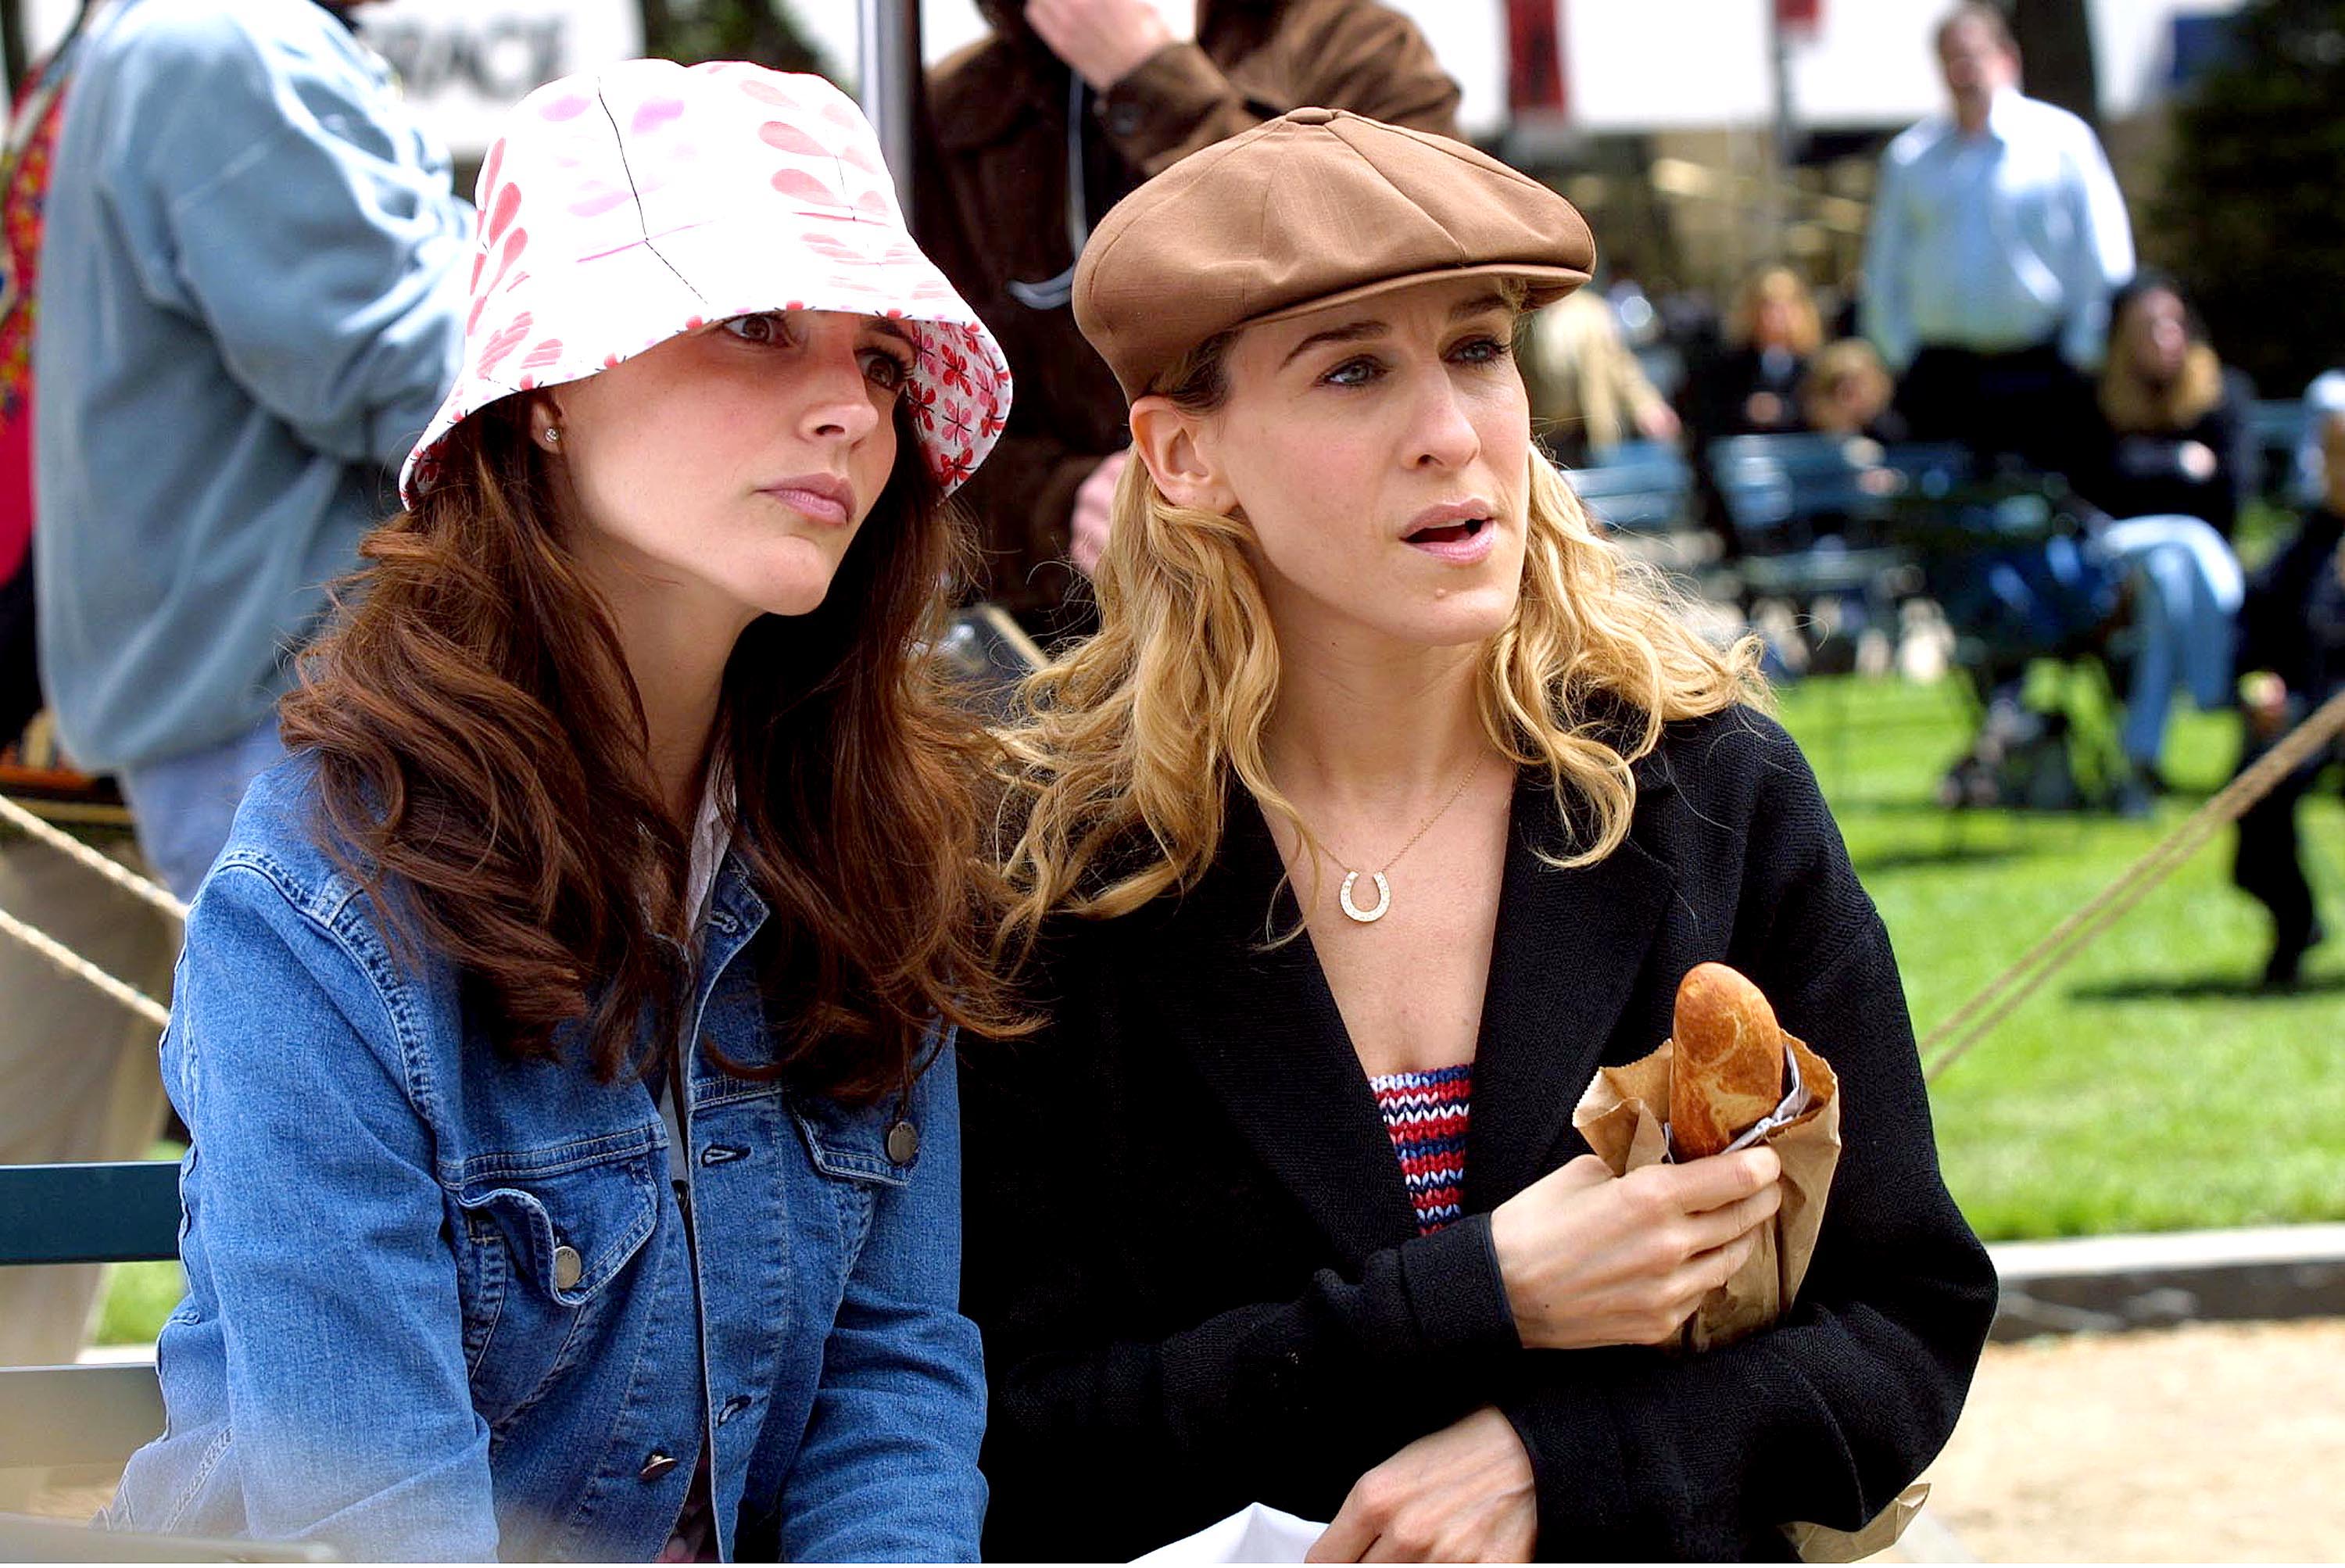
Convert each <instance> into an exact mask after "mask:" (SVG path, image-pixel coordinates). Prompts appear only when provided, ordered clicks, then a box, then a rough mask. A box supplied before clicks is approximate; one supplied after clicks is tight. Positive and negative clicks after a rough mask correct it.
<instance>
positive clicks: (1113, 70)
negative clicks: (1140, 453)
mask: <svg viewBox="0 0 2345 1568" xmlns="http://www.w3.org/2000/svg"><path fill="white" fill-rule="evenodd" d="M980 7H981V8H982V9H983V11H984V12H985V15H986V17H987V19H988V20H990V22H991V23H992V24H993V36H992V37H990V38H988V39H986V40H984V41H982V42H980V43H978V44H976V45H973V46H970V47H969V49H967V50H964V51H963V52H961V53H960V54H959V55H956V56H953V57H952V58H951V59H949V60H947V61H945V62H944V63H943V64H941V65H939V66H938V67H937V69H936V71H935V73H934V74H933V75H932V76H930V78H929V91H928V109H929V125H928V126H927V127H926V130H927V136H926V138H925V140H926V145H925V146H923V147H922V148H921V149H920V157H919V167H918V178H919V187H918V190H917V194H916V199H915V210H914V214H913V224H914V227H915V229H917V230H918V231H919V239H920V243H921V245H922V246H923V247H925V248H926V249H927V250H928V252H929V255H931V256H933V257H934V258H936V260H937V261H938V263H939V265H940V266H942V267H943V268H944V270H945V271H946V273H947V274H948V275H949V276H950V278H951V279H952V281H953V285H954V287H956V288H957V289H959V290H960V291H961V294H962V296H963V297H964V298H966V299H967V300H969V302H970V303H971V304H973V305H974V306H976V307H977V310H978V313H979V314H980V315H981V316H983V317H984V318H985V321H986V324H987V325H988V326H990V327H991V328H992V329H993V332H994V335H995V336H996V337H997V338H999V339H1000V341H1001V346H1002V348H1003V349H1004V350H1005V351H1007V352H1008V354H1009V356H1010V369H1011V371H1012V372H1014V373H1015V375H1016V376H1017V380H1018V392H1017V398H1016V400H1015V402H1014V403H1013V405H1012V407H1011V410H1010V426H1009V430H1008V431H1007V433H1005V434H1004V435H1003V437H1002V440H1001V443H1000V445H999V446H997V447H995V448H994V451H993V454H992V455H991V457H990V458H989V459H988V460H987V462H986V464H985V466H984V467H983V468H982V469H980V471H979V473H978V475H977V477H976V478H975V479H974V480H972V481H970V483H969V484H968V485H967V486H966V487H965V488H964V489H963V490H962V491H961V492H960V495H961V497H962V498H963V499H964V500H965V502H966V504H968V505H969V508H970V510H971V512H972V513H973V514H975V515H976V518H977V522H978V528H979V534H980V538H981V540H982V542H983V544H984V547H985V558H984V560H983V562H982V564H981V565H980V571H979V575H978V578H977V581H976V582H975V583H974V584H973V585H971V586H972V590H973V592H974V593H975V594H976V595H977V596H982V597H988V598H991V599H993V600H995V601H997V602H998V603H1000V604H1001V605H1003V606H1007V607H1008V608H1009V609H1010V611H1011V612H1012V613H1013V614H1014V615H1016V616H1018V618H1019V619H1020V620H1021V621H1023V622H1024V623H1025V624H1026V625H1027V626H1029V627H1030V629H1032V630H1034V631H1036V632H1038V633H1039V634H1041V635H1042V636H1045V637H1048V636H1058V635H1062V634H1067V633H1072V632H1079V631H1082V630H1085V629H1088V622H1089V618H1090V610H1089V605H1088V602H1087V600H1086V599H1084V598H1083V597H1082V596H1076V598H1075V599H1074V600H1073V601H1072V602H1070V599H1069V595H1070V593H1071V590H1073V588H1074V587H1075V586H1076V585H1077V582H1078V578H1077V576H1076V573H1077V572H1078V571H1079V570H1080V571H1082V572H1088V571H1089V570H1090V567H1091V563H1093V562H1094V561H1096V560H1097V559H1098V558H1099V551H1100V548H1101V545H1104V544H1105V543H1106V538H1107V502H1108V497H1109V495H1110V494H1112V493H1113V491H1114V488H1115V481H1116V478H1117V476H1118V475H1120V474H1121V473H1122V470H1123V462H1124V445H1125V441H1126V439H1127V437H1126V433H1125V430H1124V423H1123V410H1124V402H1123V398H1122V394H1121V393H1120V392H1118V391H1117V389H1116V384H1115V378H1114V377H1113V376H1112V375H1110V374H1109V373H1108V369H1107V366H1106V364H1105V363H1103V362H1102V361H1101V360H1100V358H1099V356H1098V355H1096V354H1094V353H1093V352H1092V351H1091V346H1090V345H1089V344H1088V343H1086V342H1084V341H1083V338H1082V334H1081V332H1080V331H1077V330H1076V327H1075V320H1074V314H1073V312H1072V311H1071V310H1070V309H1069V307H1068V300H1069V299H1070V298H1071V292H1072V288H1073V280H1074V267H1075V257H1076V256H1077V254H1078V253H1080V251H1081V249H1082V244H1083V241H1084V239H1086V238H1088V237H1089V235H1090V233H1091V227H1092V225H1094V224H1095V223H1097V222H1098V220H1099V219H1101V218H1102V217H1104V216H1105V215H1106V213H1107V209H1109V208H1110V207H1112V206H1113V205H1114V204H1115V203H1116V202H1117V201H1118V200H1119V199H1122V197H1123V196H1124V195H1125V194H1127V193H1128V192H1130V191H1131V190H1132V188H1134V187H1135V186H1137V185H1139V184H1140V182H1141V181H1142V180H1143V179H1146V178H1148V177H1149V176H1151V175H1152V174H1155V173H1156V172H1157V171H1159V170H1160V169H1162V168H1165V167H1167V166H1168V165H1170V164H1173V163H1175V162H1177V161H1179V160H1180V159H1181V158H1184V157H1186V156H1188V155H1189V154H1190V153H1193V152H1195V151H1197V150H1198V149H1199V148H1205V147H1210V146H1212V145H1213V143H1215V142H1217V141H1220V140H1222V139H1223V138H1224V137H1231V136H1234V135H1236V134H1237V133H1238V132H1239V131H1242V130H1244V129H1246V128H1247V127H1250V126H1254V125H1258V124H1260V123H1261V122H1262V121H1264V120H1265V119H1269V118H1272V117H1275V116H1278V115H1281V114H1284V113H1285V112H1286V111H1287V110H1289V109H1292V108H1299V107H1303V106H1304V105H1310V104H1315V105H1321V106H1324V107H1330V108H1345V109H1351V110H1354V111H1355V112H1356V113H1359V114H1364V115H1370V116H1373V117H1376V118H1377V119H1380V120H1388V121H1390V122H1392V123H1393V124H1395V125H1403V126H1410V127H1416V128H1417V129H1420V130H1427V131H1434V132H1437V133H1439V134H1441V135H1445V136H1456V135H1457V84H1456V83H1455V82H1453V81H1452V80H1450V78H1449V77H1448V76H1447V75H1446V74H1445V73H1444V72H1443V71H1442V69H1441V66H1440V64H1439V62H1437V61H1436V59H1435V58H1434V56H1433V51H1432V49H1431V48H1430V47H1429V46H1427V45H1426V41H1425V39H1424V37H1423V36H1422V35H1420V34H1419V33H1418V32H1417V30H1416V25H1414V24H1412V23H1411V22H1410V21H1409V20H1408V18H1406V16H1403V15H1400V14H1399V13H1398V12H1396V11H1393V10H1391V9H1389V8H1388V7H1386V6H1385V5H1377V4H1376V3H1375V0H1196V13H1195V20H1196V25H1195V36H1194V37H1193V39H1187V38H1183V37H1182V36H1179V35H1178V33H1177V32H1176V31H1175V28H1174V26H1173V25H1172V24H1170V23H1168V22H1167V20H1166V13H1167V12H1168V11H1169V10H1173V7H1171V6H1168V5H1165V4H1164V3H1163V0H1024V3H1023V4H1021V3H1020V0H980Z"/></svg>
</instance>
